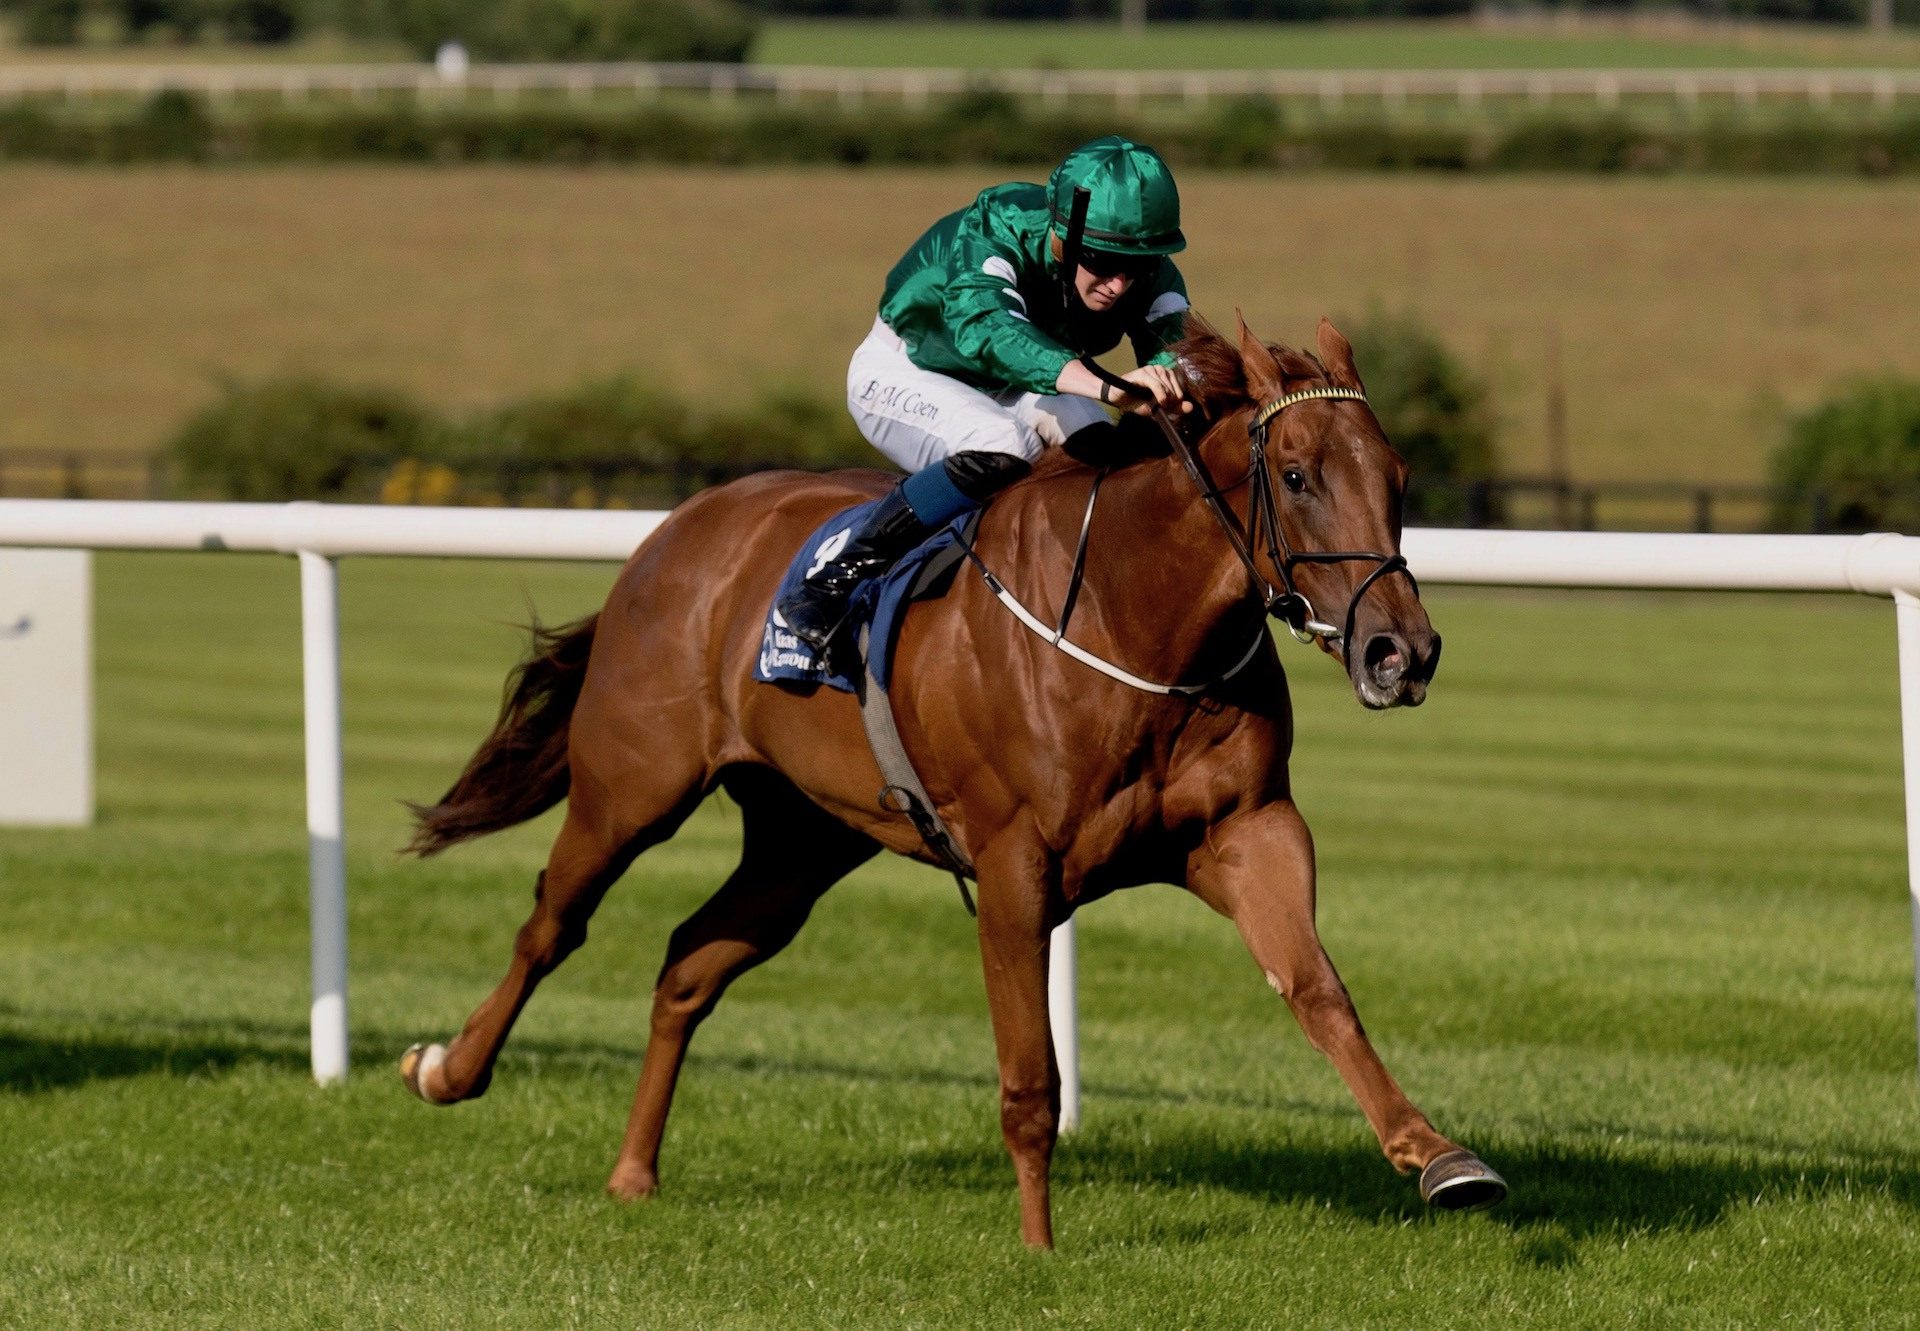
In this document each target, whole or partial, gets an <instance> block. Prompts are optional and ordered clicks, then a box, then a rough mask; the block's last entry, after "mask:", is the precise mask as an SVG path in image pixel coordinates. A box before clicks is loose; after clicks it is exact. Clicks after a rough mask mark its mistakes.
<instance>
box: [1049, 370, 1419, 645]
mask: <svg viewBox="0 0 1920 1331" xmlns="http://www.w3.org/2000/svg"><path fill="white" fill-rule="evenodd" d="M1080 363H1081V364H1082V365H1084V366H1086V367H1087V369H1089V370H1091V371H1092V372H1093V373H1094V374H1095V375H1097V376H1098V377H1099V378H1100V379H1102V380H1103V381H1105V382H1106V383H1108V384H1109V385H1111V386H1112V387H1113V388H1115V389H1116V390H1117V391H1124V392H1126V393H1127V394H1128V395H1130V396H1133V397H1141V396H1144V393H1143V391H1142V390H1141V389H1140V388H1139V386H1138V385H1135V384H1131V383H1128V382H1127V381H1126V380H1125V379H1122V378H1120V376H1118V375H1116V374H1112V373H1110V372H1108V370H1107V369H1106V368H1105V367H1104V366H1102V365H1100V364H1098V363H1097V362H1096V361H1094V359H1093V358H1092V357H1091V356H1082V357H1081V358H1080ZM1327 399H1332V400H1335V401H1339V400H1349V401H1354V402H1365V401H1366V400H1367V395H1366V394H1365V393H1363V392H1361V391H1360V390H1359V389H1357V388H1340V387H1336V386H1334V385H1318V386H1315V387H1312V388H1301V389H1296V390H1295V391H1294V392H1291V393H1286V394H1283V395H1282V396H1280V397H1277V398H1274V399H1273V400H1272V401H1270V402H1267V403H1265V404H1263V405H1262V406H1261V407H1260V408H1259V410H1257V411H1255V412H1254V414H1253V420H1252V421H1251V422H1250V423H1249V425H1248V427H1247V474H1246V475H1245V476H1243V477H1241V478H1240V479H1239V480H1237V481H1235V482H1234V483H1233V484H1232V485H1230V486H1228V487H1226V488H1225V489H1222V488H1221V487H1220V486H1218V485H1215V484H1214V481H1213V475H1212V473H1210V472H1209V471H1208V470H1207V464H1206V463H1205V462H1204V461H1203V460H1202V459H1201V457H1200V450H1199V449H1198V448H1197V447H1195V446H1194V444H1193V443H1192V442H1191V441H1189V440H1188V439H1187V437H1186V435H1185V434H1184V433H1182V432H1181V430H1180V427H1179V426H1178V425H1177V424H1175V423H1174V421H1173V419H1172V418H1171V417H1170V416H1168V415H1167V413H1166V412H1165V411H1163V410H1161V409H1160V407H1159V406H1158V405H1156V406H1155V407H1154V409H1153V419H1154V421H1155V422H1156V423H1157V424H1158V425H1159V426H1160V432H1161V433H1162V434H1164V435H1165V436H1166V437H1167V443H1168V445H1169V446H1170V447H1171V448H1172V449H1173V452H1174V455H1175V456H1176V457H1178V458H1179V459H1180V461H1181V463H1182V464H1183V465H1184V466H1185V467H1186V469H1187V474H1188V475H1189V476H1191V477H1192V478H1193V483H1194V484H1195V485H1196V486H1198V487H1199V489H1200V497H1201V498H1202V499H1203V500H1205V501H1206V505H1207V507H1208V509H1210V510H1211V511H1212V513H1213V516H1214V517H1215V519H1217V520H1218V521H1219V523H1220V528H1221V530H1222V531H1224V532H1226V534H1227V541H1228V543H1229V544H1231V545H1232V546H1233V552H1234V553H1235V554H1236V555H1238V556H1239V557H1240V562H1241V563H1242V564H1244V565H1246V568H1247V574H1248V576H1249V577H1250V578H1251V579H1252V581H1253V590H1254V592H1255V594H1257V595H1258V596H1259V598H1260V603H1261V607H1262V608H1263V609H1264V610H1265V611H1266V612H1267V614H1269V615H1271V616H1273V617H1274V618H1275V619H1278V620H1279V621H1281V622H1282V623H1283V624H1285V625H1286V626H1287V628H1288V630H1289V631H1290V632H1292V634H1293V636H1294V637H1295V638H1296V639H1298V640H1299V641H1301V642H1313V641H1315V640H1316V639H1321V640H1328V641H1333V642H1338V643H1339V644H1340V655H1341V659H1342V661H1343V662H1345V663H1346V664H1347V665H1348V666H1349V667H1351V665H1352V655H1353V622H1354V617H1355V616H1356V615H1358V614H1359V611H1360V602H1361V601H1362V600H1363V599H1364V598H1365V597H1366V594H1367V593H1368V592H1369V591H1371V590H1372V589H1373V586H1374V584H1375V583H1377V582H1379V581H1380V580H1381V579H1382V578H1384V577H1386V576H1387V575H1389V574H1392V573H1398V574H1401V575H1402V576H1404V577H1405V578H1406V580H1407V581H1408V582H1410V583H1412V584H1413V590H1414V595H1416V596H1418V595H1419V594H1420V583H1419V581H1418V580H1417V579H1415V578H1414V576H1413V571H1412V570H1411V569H1409V568H1408V567H1407V559H1406V556H1405V555H1397V554H1395V555H1383V554H1381V553H1379V552H1378V551H1375V550H1295V549H1294V548H1293V546H1292V544H1291V543H1290V542H1289V541H1288V540H1287V534H1286V532H1285V531H1284V530H1283V529H1282V528H1281V525H1280V500H1279V496H1278V495H1277V494H1276V493H1275V491H1274V488H1273V472H1272V470H1271V469H1270V468H1269V467H1268V466H1267V443H1268V439H1269V434H1270V430H1271V428H1272V424H1273V420H1274V418H1275V417H1276V416H1278V415H1279V414H1280V413H1281V412H1283V411H1285V410H1286V409H1287V408H1288V407H1291V406H1293V405H1294V404H1295V403H1299V402H1313V401H1323V400H1327ZM1242 485H1245V486H1247V487H1248V502H1247V521H1246V522H1245V523H1242V522H1241V520H1240V516H1239V514H1237V513H1235V512H1234V511H1233V508H1232V506H1231V505H1229V504H1228V503H1227V498H1226V497H1227V495H1228V494H1229V493H1230V492H1232V491H1233V490H1237V489H1239V488H1240V487H1241V486H1242ZM1256 542H1264V544H1265V545H1266V555H1267V561H1268V563H1270V564H1271V565H1272V566H1273V568H1274V570H1275V571H1276V572H1277V573H1279V575H1280V586H1279V587H1278V588H1277V589H1276V588H1275V587H1274V585H1273V584H1272V583H1270V582H1268V581H1267V578H1266V575H1265V574H1263V573H1262V572H1261V571H1260V565H1259V563H1258V561H1257V560H1256V559H1255V557H1254V548H1255V544H1256ZM1366 560H1371V561H1372V562H1373V565H1374V568H1373V571H1372V572H1371V573H1369V574H1367V576H1366V577H1365V578H1364V579H1363V580H1362V581H1361V583H1360V585H1359V586H1358V587H1356V588H1355V589H1354V592H1353V595H1352V596H1351V597H1350V598H1348V601H1347V613H1346V618H1345V619H1344V620H1343V621H1342V623H1341V624H1340V625H1339V626H1335V625H1333V624H1329V623H1327V622H1326V621H1325V620H1323V619H1321V618H1320V617H1319V612H1318V611H1316V610H1315V609H1314V605H1313V602H1312V601H1311V600H1309V599H1308V598H1307V594H1306V593H1305V592H1303V591H1301V590H1300V588H1299V586H1298V585H1297V584H1296V583H1295V582H1294V579H1293V571H1294V569H1295V568H1296V567H1297V566H1299V565H1301V564H1350V563H1359V562H1362V561H1366Z"/></svg>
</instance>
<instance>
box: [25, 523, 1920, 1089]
mask: <svg viewBox="0 0 1920 1331" xmlns="http://www.w3.org/2000/svg"><path fill="white" fill-rule="evenodd" d="M665 517H666V514H664V513H657V512H653V513H632V512H629V513H612V512H581V511H575V510H542V509H507V510H501V509H433V508H413V509H409V508H396V507H381V506H371V505H323V504H304V503H303V504H178V503H114V502H103V501H92V500H38V499H0V548H4V547H9V546H27V547H52V548H63V549H91V550H205V551H223V550H231V551H266V552H274V553H279V554H286V555H294V556H297V557H298V558H299V561H300V574H301V577H300V591H301V601H302V619H301V622H302V631H303V654H304V680H305V692H306V722H305V724H306V775H307V835H308V848H309V849H308V855H309V874H310V883H309V890H310V902H311V911H312V964H313V1005H312V1013H311V1022H312V1053H313V1075H314V1077H315V1078H316V1079H317V1080H318V1081H320V1082H322V1083H328V1082H334V1081H338V1080H340V1079H341V1078H343V1077H345V1076H346V1073H347V933H346V862H345V857H344V843H343V839H342V838H343V830H344V829H343V826H342V823H343V818H342V790H341V782H342V771H341V754H340V649H339V629H338V623H339V615H338V588H337V584H336V580H335V567H334V561H336V560H337V559H340V558H342V557H345V556H353V555H413V556H429V557H438V558H487V559H565V560H624V559H625V558H626V557H627V556H628V555H629V554H631V553H632V551H633V550H634V548H635V547H636V546H638V545H639V544H640V542H641V541H642V540H644V539H645V538H646V537H647V536H648V535H649V534H650V533H651V532H652V531H653V530H654V528H656V527H657V526H659V525H660V523H661V522H662V521H663V520H664V519H665ZM1404 550H1405V553H1406V555H1407V558H1408V560H1409V561H1410V563H1411V564H1412V566H1413V568H1414V570H1415V571H1416V572H1417V573H1418V575H1419V577H1420V579H1421V581H1422V582H1423V583H1465V584H1480V585H1491V586H1528V587H1624V588H1656V589H1673V590H1698V591H1714V590H1742V591H1796V592H1858V593H1863V594H1866V595H1871V596H1888V597H1891V598H1893V601H1894V604H1895V615H1896V624H1897V634H1898V642H1899V671H1900V716H1901V731H1902V754H1903V759H1904V766H1905V774H1906V820H1907V869H1908V891H1909V894H1910V896H1911V898H1912V905H1913V942H1914V957H1915V967H1916V972H1915V974H1916V989H1917V990H1920V538H1915V537H1909V536H1896V535H1889V534H1874V535H1868V536H1732V535H1693V534H1686V535H1682V534H1671V535H1659V534H1655V535H1648V534H1639V533H1612V532H1605V533H1600V532H1528V531H1452V530H1439V529H1432V528H1416V529H1413V530H1409V531H1408V532H1407V533H1406V536H1405V541H1404ZM1073 949H1074V940H1073V932H1072V925H1071V923H1069V924H1066V925H1063V926H1061V929H1060V931H1059V932H1058V933H1057V934H1056V935H1055V964H1054V968H1053V972H1052V975H1051V977H1050V985H1049V999H1050V1007H1051V1011H1052V1016H1053V1025H1054V1035H1055V1041H1056V1046H1057V1049H1058V1054H1059V1063H1060V1069H1061V1077H1062V1081H1063V1086H1062V1106H1061V1108H1062V1118H1063V1121H1064V1123H1065V1124H1066V1125H1067V1126H1071V1125H1073V1124H1074V1123H1076V1122H1077V1121H1078V1118H1079V1099H1080V1081H1079V1056H1078V1048H1079V1042H1078V1034H1077V1027H1076V1022H1075V1016H1074V950H1073Z"/></svg>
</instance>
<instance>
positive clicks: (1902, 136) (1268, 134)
mask: <svg viewBox="0 0 1920 1331" xmlns="http://www.w3.org/2000/svg"><path fill="white" fill-rule="evenodd" d="M1114 132H1125V133H1131V134H1133V135H1135V136H1136V137H1139V138H1142V139H1144V140H1146V141H1148V142H1151V143H1153V144H1154V145H1155V146H1156V147H1158V148H1159V149H1160V150H1161V151H1162V152H1164V153H1165V154H1166V155H1167V156H1168V158H1169V159H1170V160H1172V161H1173V162H1174V163H1175V164H1176V165H1179V166H1204V167H1216V168H1230V169H1287V170H1309V169H1329V170H1343V171H1374V170H1384V171H1407V170H1413V171H1598V172H1620V171H1632V172H1651V173H1660V172H1673V171H1709V172H1783V173H1801V174H1826V175H1855V174H1865V175H1897V174H1907V173H1914V172H1920V116H1910V117H1908V118H1905V119H1900V120H1891V121H1886V122H1879V123H1858V124H1856V123H1839V122H1829V121H1821V120H1804V121H1790V122H1786V123H1782V124H1775V125H1754V124H1738V123H1710V124H1702V125H1698V126H1695V127H1691V128H1683V129H1673V128H1659V127H1653V126H1647V125H1640V124H1636V123H1633V122H1632V121H1629V120H1626V119H1620V118H1608V119H1597V120H1596V119H1550V118H1542V119H1537V120H1529V121H1525V122H1522V123H1519V124H1516V125H1513V126H1510V127H1494V126H1487V127H1482V128H1478V129H1462V128H1442V127H1431V126H1418V125H1403V124H1395V123H1391V122H1371V121H1350V122H1333V123H1315V124H1310V125H1290V124H1287V123H1285V121H1284V120H1283V119H1282V117H1281V115H1280V113H1279V111H1278V109H1277V108H1275V107H1273V106H1272V105H1270V104H1266V103H1256V102H1242V103H1229V104H1227V105H1225V106H1223V107H1222V108H1220V109H1219V110H1217V111H1216V112H1214V113H1213V114H1212V115H1210V116H1207V117H1204V118H1201V119H1198V120H1182V121H1168V122H1165V123H1156V122H1155V121H1153V120H1151V119H1141V118H1139V117H1132V118H1128V117H1114V116H1109V115H1100V116H1092V115H1087V114H1075V113H1061V114H1050V115H1048V114H1039V113H1035V112H1029V111H1028V110H1026V109H1025V108H1023V107H1022V106H1021V105H1020V104H1018V103H1016V102H1013V101H1012V100H1011V99H1008V98H1005V97H1002V96H1000V95H998V94H989V93H981V94H972V95H969V96H965V97H961V98H957V99H955V100H954V101H952V102H950V103H948V104H946V105H944V106H940V107H935V108H930V109H928V110H926V111H923V112H917V113H914V112H906V111H901V110H898V109H886V110H880V109H874V110H870V111H868V112H865V113H862V112H859V111H849V110H843V109H839V108H829V107H819V108H805V107H787V108H776V107H763V108H756V109H751V110H746V111H744V112H742V111H734V112H731V113H729V112H727V111H724V110H719V111H716V110H707V109H695V108H688V107H681V106H674V105H670V104H661V103H651V104H646V105H643V106H638V107H631V108H627V109H624V110H614V109H607V108H597V107H592V106H587V107H565V106H543V107H522V108H518V109H515V108H511V107H507V108H490V107H478V106H472V105H462V106H457V107H451V108H445V109H438V108H423V107H418V106H414V105H410V104H394V105H382V106H372V107H350V106H346V105H340V106H333V105H324V106H321V107H317V108H312V109H287V108H284V107H279V106H265V105H262V106H249V105H244V104H243V105H240V106H238V107H235V108H230V109H222V110H221V111H220V112H219V113H217V114H216V113H214V112H213V111H212V110H210V108H209V107H208V106H207V105H206V104H205V103H204V102H203V101H201V100H200V99H198V98H195V97H193V96H190V95H188V94H185V93H180V92H165V93H161V94H159V95H158V96H157V97H155V98H153V99H152V100H150V101H148V102H146V103H145V104H144V105H140V106H137V107H128V108H125V109H123V110H119V111H113V112H109V113H106V114H82V113H77V112H67V111H65V110H64V109H61V108H57V107H54V106H51V105H48V104H44V103H38V102H18V103H15V104H13V105H11V106H7V107H0V159H12V160H17V161H59V162H75V163H107V164H117V163H125V162H143V161H193V162H346V161H380V162H444V163H461V162H556V163H566V164H575V163H592V162H601V163H674V164H721V165H748V164H797V163H836V164H848V165H938V164H949V163H978V162H985V163H1003V164H1007V165H1022V166H1031V165H1032V164H1035V163H1041V162H1049V161H1055V160H1058V159H1059V158H1060V157H1061V156H1062V155H1064V154H1065V153H1066V152H1067V151H1068V150H1069V149H1070V148H1072V147H1073V146H1074V145H1076V144H1079V143H1083V142H1085V141H1086V140H1088V139H1091V138H1095V137H1098V136H1099V135H1102V134H1110V133H1114Z"/></svg>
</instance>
